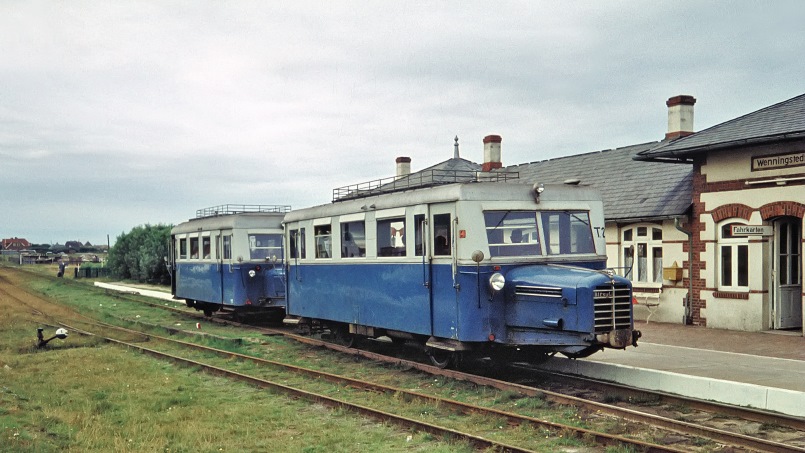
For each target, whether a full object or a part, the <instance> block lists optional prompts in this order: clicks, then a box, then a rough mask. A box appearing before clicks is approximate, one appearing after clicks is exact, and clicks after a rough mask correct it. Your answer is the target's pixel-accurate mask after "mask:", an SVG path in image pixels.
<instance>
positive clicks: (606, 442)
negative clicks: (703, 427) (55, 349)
mask: <svg viewBox="0 0 805 453" xmlns="http://www.w3.org/2000/svg"><path fill="white" fill-rule="evenodd" d="M62 325H63V326H64V327H66V328H68V329H71V330H73V331H77V332H83V333H85V334H90V335H94V333H92V332H89V331H86V330H83V329H78V328H76V327H75V326H70V325H66V324H62ZM98 325H99V326H100V327H102V328H104V329H116V330H119V331H121V332H124V333H125V334H129V335H143V336H147V337H148V338H149V339H150V340H158V341H160V342H165V343H170V344H173V345H179V346H180V347H181V348H184V349H193V350H195V351H200V352H203V353H208V354H214V355H218V356H221V357H224V358H236V359H238V360H241V361H245V362H250V363H253V364H255V365H258V366H260V367H271V368H278V369H281V370H283V371H285V372H290V373H294V374H300V375H304V376H306V377H307V378H308V379H312V380H326V381H328V382H331V383H334V384H336V385H338V386H341V387H342V388H349V389H351V390H352V391H359V392H372V393H374V394H383V395H386V396H387V397H389V398H393V399H395V400H399V399H402V400H404V401H406V402H418V403H419V404H422V405H424V406H423V407H439V408H442V409H450V410H451V411H453V412H454V413H456V414H462V415H465V416H467V415H474V416H480V417H482V418H488V419H496V420H504V421H505V425H506V426H509V427H511V426H527V425H528V426H531V427H533V428H534V429H535V431H538V430H542V431H545V430H547V431H548V432H551V433H554V434H555V433H564V435H567V434H568V433H569V434H571V435H574V436H576V437H578V438H583V439H589V440H591V441H593V442H594V443H595V444H596V445H601V446H629V447H632V448H634V449H635V450H637V451H646V452H680V451H686V450H681V449H678V448H673V447H669V446H665V445H658V444H653V443H649V442H644V441H640V440H636V439H630V438H626V437H623V436H619V435H612V434H607V433H601V432H596V431H593V430H589V429H584V428H579V427H575V426H571V425H565V424H559V423H552V422H548V421H545V420H540V419H537V418H534V417H529V416H526V415H521V414H517V413H512V412H507V411H502V410H496V409H492V408H488V407H482V406H478V405H473V404H468V403H464V402H460V401H456V400H452V399H448V398H442V397H437V396H433V395H428V394H424V393H420V392H414V391H411V390H406V389H402V388H398V387H392V386H388V385H383V384H379V383H374V382H368V381H366V380H359V379H354V378H350V377H346V376H341V375H336V374H333V373H327V372H323V371H319V370H314V369H310V368H304V367H300V366H296V365H291V364H288V363H282V362H278V361H273V360H266V359H262V358H259V357H254V356H250V355H245V354H241V353H236V352H232V351H225V350H221V349H217V348H212V347H209V346H204V345H200V344H197V343H192V342H186V341H180V340H177V339H174V338H168V337H162V336H157V335H153V334H148V333H144V332H141V331H137V330H132V329H126V328H120V327H117V326H113V325H109V324H102V323H99V324H98ZM104 340H106V341H109V342H111V343H114V344H117V345H120V346H124V347H127V348H131V349H135V350H138V351H140V352H143V353H146V354H148V355H151V356H154V357H157V358H160V359H167V360H171V361H173V362H176V363H181V364H183V365H186V366H192V367H197V368H199V369H202V370H204V371H206V372H209V373H212V374H215V375H219V376H224V377H227V378H229V379H233V380H239V381H243V382H246V383H249V384H252V385H255V386H258V387H261V388H270V389H273V390H275V391H280V392H283V393H286V394H288V395H290V396H292V397H295V398H304V399H306V400H308V401H311V402H316V403H320V404H324V405H327V406H329V407H336V408H341V409H347V410H350V411H353V412H356V413H358V414H361V415H364V416H368V417H372V418H375V419H378V420H382V421H386V422H393V423H396V424H398V425H400V426H402V427H405V428H412V429H416V430H420V431H425V432H428V433H430V434H434V435H438V436H442V437H445V438H452V439H459V440H461V441H464V442H466V443H468V444H471V445H473V446H475V447H477V448H485V449H486V448H488V449H492V450H494V451H509V452H521V451H532V450H531V449H529V448H527V447H521V446H515V445H511V444H507V443H504V442H501V441H496V440H491V439H488V438H486V437H484V436H482V435H478V434H473V433H468V432H464V431H460V430H458V429H455V428H451V427H446V426H441V425H437V424H434V423H429V422H426V421H422V420H416V419H414V418H411V417H408V416H404V415H399V414H394V413H392V412H389V411H381V410H378V409H376V408H374V407H370V406H366V405H361V404H356V403H352V402H350V401H348V400H346V399H336V398H333V397H330V396H326V395H324V394H321V393H313V392H310V391H307V390H304V389H301V388H298V387H296V386H289V385H286V384H283V383H280V382H277V381H272V380H268V379H264V378H261V377H256V376H253V375H247V374H244V373H240V372H237V371H234V370H232V369H228V368H223V367H220V366H216V365H213V364H210V363H206V362H202V361H199V360H197V359H191V358H187V357H182V356H179V355H176V354H172V353H168V352H164V351H160V350H157V349H155V348H152V347H148V348H147V347H144V346H142V345H141V344H138V343H133V342H129V341H122V340H119V339H115V338H111V337H108V336H106V337H104ZM149 343H150V342H149ZM501 437H505V433H504V435H503V436H501Z"/></svg>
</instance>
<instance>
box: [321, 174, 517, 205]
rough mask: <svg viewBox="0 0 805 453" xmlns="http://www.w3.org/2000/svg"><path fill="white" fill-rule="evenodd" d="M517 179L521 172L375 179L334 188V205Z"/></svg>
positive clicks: (417, 175)
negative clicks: (431, 189) (418, 190)
mask: <svg viewBox="0 0 805 453" xmlns="http://www.w3.org/2000/svg"><path fill="white" fill-rule="evenodd" d="M519 178H520V173H519V172H516V171H508V172H506V171H501V172H491V173H490V172H481V171H470V170H424V171H420V172H417V173H413V174H410V175H405V176H395V177H391V178H382V179H376V180H373V181H368V182H363V183H359V184H352V185H349V186H344V187H338V188H335V189H333V202H336V201H344V200H353V199H356V198H363V197H368V196H371V195H378V194H382V193H390V192H399V191H403V190H410V189H420V188H424V187H432V186H438V185H443V184H454V183H462V182H505V181H510V180H514V179H519Z"/></svg>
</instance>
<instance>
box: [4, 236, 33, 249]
mask: <svg viewBox="0 0 805 453" xmlns="http://www.w3.org/2000/svg"><path fill="white" fill-rule="evenodd" d="M0 245H1V246H0V249H2V250H16V251H18V252H19V251H21V250H28V249H30V248H31V243H30V242H28V241H27V240H25V239H23V238H18V237H14V238H10V239H3V242H2V244H0Z"/></svg>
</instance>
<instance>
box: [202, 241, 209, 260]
mask: <svg viewBox="0 0 805 453" xmlns="http://www.w3.org/2000/svg"><path fill="white" fill-rule="evenodd" d="M211 249H212V244H211V243H210V237H209V236H204V237H203V238H201V256H202V257H204V259H205V260H208V259H210V258H212V256H211V255H210V253H211Z"/></svg>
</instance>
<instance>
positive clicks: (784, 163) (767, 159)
mask: <svg viewBox="0 0 805 453" xmlns="http://www.w3.org/2000/svg"><path fill="white" fill-rule="evenodd" d="M803 165H805V151H799V152H795V153H785V154H771V155H766V156H752V171H758V170H774V169H779V168H790V167H801V166H803Z"/></svg>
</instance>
